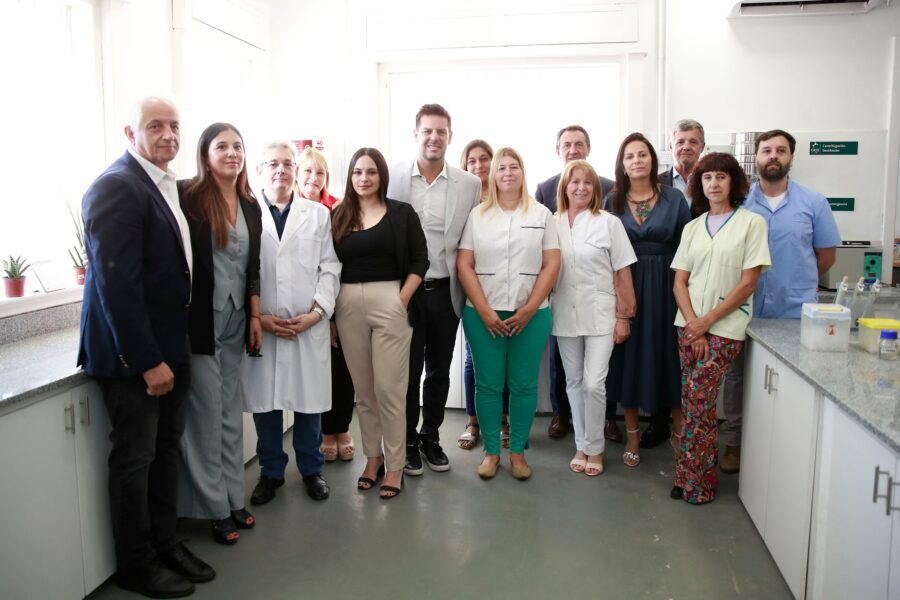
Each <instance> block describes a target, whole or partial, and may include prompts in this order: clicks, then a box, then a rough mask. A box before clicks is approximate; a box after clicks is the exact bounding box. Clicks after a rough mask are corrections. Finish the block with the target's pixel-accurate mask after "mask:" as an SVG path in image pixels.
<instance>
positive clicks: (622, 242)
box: [551, 160, 637, 477]
mask: <svg viewBox="0 0 900 600" xmlns="http://www.w3.org/2000/svg"><path fill="white" fill-rule="evenodd" d="M557 206H558V207H559V211H558V213H557V215H556V216H557V230H558V232H559V249H560V254H561V258H562V260H561V264H560V272H559V279H558V281H557V283H556V288H555V290H554V292H553V296H552V297H551V307H552V312H553V335H555V336H556V339H557V341H558V343H559V352H560V356H561V357H562V361H563V365H564V367H565V371H566V393H567V394H568V396H569V402H570V403H571V405H572V425H573V429H574V430H575V456H574V457H573V458H572V460H571V461H570V462H569V468H570V469H571V470H572V471H574V472H575V473H584V474H585V475H587V476H589V477H596V476H597V475H599V474H600V473H602V472H603V450H604V439H603V422H604V419H605V415H606V374H607V373H608V371H609V357H610V355H611V354H612V350H613V345H614V344H621V343H622V342H624V341H625V340H627V339H628V338H629V336H630V335H631V319H632V317H634V311H635V301H634V286H633V284H632V282H631V267H630V265H631V264H633V263H635V262H637V257H636V256H635V254H634V250H633V249H632V247H631V242H630V241H629V240H628V234H627V233H626V232H625V227H624V226H623V225H622V222H621V221H620V220H619V219H617V218H616V217H614V216H613V215H612V214H610V213H608V212H606V211H604V210H601V207H602V206H603V195H602V190H601V186H600V178H599V177H597V173H596V172H595V171H594V169H593V167H591V165H590V164H588V163H587V162H586V161H583V160H575V161H572V162H570V163H568V164H567V165H566V168H565V170H564V171H563V174H562V177H561V178H560V184H559V190H558V196H557Z"/></svg>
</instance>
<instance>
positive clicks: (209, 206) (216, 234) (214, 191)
mask: <svg viewBox="0 0 900 600" xmlns="http://www.w3.org/2000/svg"><path fill="white" fill-rule="evenodd" d="M223 131H233V132H235V133H236V134H237V136H238V137H239V138H241V144H242V145H243V143H244V136H242V135H241V132H240V131H238V129H237V127H235V126H234V125H232V124H230V123H213V124H212V125H210V126H209V127H207V128H206V129H205V130H203V133H201V134H200V140H199V141H198V142H197V176H196V177H195V178H194V180H193V181H192V182H191V183H190V185H188V187H187V189H186V190H185V192H184V205H185V209H186V210H187V213H188V215H190V216H191V218H193V219H195V220H197V221H205V222H207V223H209V226H210V228H211V229H212V232H213V238H214V239H215V243H216V247H217V248H224V247H225V245H226V244H227V243H228V215H227V214H226V209H227V206H226V203H225V197H224V196H222V192H221V191H219V186H218V185H217V184H216V181H215V179H213V176H212V173H210V171H209V146H210V144H212V142H213V140H214V139H216V137H217V136H218V135H219V134H220V133H222V132H223ZM235 187H236V188H237V193H238V198H239V199H240V200H243V201H244V202H251V203H252V202H256V196H254V195H253V190H251V189H250V183H249V181H248V179H247V150H246V148H245V149H244V166H243V167H242V168H241V172H240V173H238V177H237V182H236V183H235ZM238 210H240V207H238Z"/></svg>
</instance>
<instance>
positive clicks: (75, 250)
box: [66, 202, 87, 285]
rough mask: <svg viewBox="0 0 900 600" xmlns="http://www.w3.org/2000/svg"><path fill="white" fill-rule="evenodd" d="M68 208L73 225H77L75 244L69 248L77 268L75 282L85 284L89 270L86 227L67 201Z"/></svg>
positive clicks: (74, 267)
mask: <svg viewBox="0 0 900 600" xmlns="http://www.w3.org/2000/svg"><path fill="white" fill-rule="evenodd" d="M66 208H68V209H69V217H70V218H71V219H72V225H73V226H74V227H75V242H76V244H75V246H73V247H72V248H69V258H71V259H72V268H73V269H75V283H77V284H78V285H84V275H85V273H86V272H87V252H85V249H84V229H83V228H82V226H81V221H80V220H79V219H78V216H77V215H76V214H75V211H74V210H72V205H71V204H69V203H68V202H66Z"/></svg>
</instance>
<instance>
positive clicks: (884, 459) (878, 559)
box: [809, 399, 897, 600]
mask: <svg viewBox="0 0 900 600" xmlns="http://www.w3.org/2000/svg"><path fill="white" fill-rule="evenodd" d="M820 447H821V453H820V461H819V466H818V469H817V471H818V482H817V484H816V515H815V521H814V530H815V536H814V539H813V544H812V550H811V551H812V561H811V574H810V594H809V597H811V598H816V599H817V600H818V599H820V598H821V599H824V600H828V599H832V598H833V599H834V600H846V599H847V598H866V599H870V598H871V599H873V600H875V599H881V598H887V597H888V572H889V570H890V550H891V517H890V516H888V515H886V514H885V500H884V499H883V498H881V499H878V500H877V502H873V492H874V491H875V489H874V488H875V472H876V468H879V469H881V470H882V471H886V472H891V470H892V469H894V468H895V466H896V463H897V457H896V456H895V455H894V454H893V453H892V452H891V451H890V450H889V449H888V448H887V446H885V445H884V444H882V443H881V442H880V441H878V440H877V439H876V438H875V437H874V436H873V435H872V434H870V433H869V432H867V431H866V430H865V429H864V428H863V427H862V426H861V425H859V424H857V423H856V422H855V421H854V420H853V419H852V418H851V417H850V416H849V415H847V414H846V413H845V412H844V411H843V410H841V409H840V408H838V407H837V406H836V405H835V404H834V402H832V401H831V400H830V399H826V400H825V402H824V405H823V413H822V439H821V444H820ZM893 473H896V471H894V472H893ZM887 479H888V477H887V475H882V476H881V477H879V481H878V489H877V491H878V493H879V494H884V493H885V489H886V488H885V486H886V485H887ZM894 520H895V521H896V517H894ZM895 562H897V560H896V558H895ZM895 570H896V567H895ZM895 597H896V596H895Z"/></svg>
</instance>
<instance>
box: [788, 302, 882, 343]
mask: <svg viewBox="0 0 900 600" xmlns="http://www.w3.org/2000/svg"><path fill="white" fill-rule="evenodd" d="M800 345H801V346H803V347H804V348H807V349H809V350H821V351H825V352H846V351H847V349H848V348H849V347H850V309H849V308H847V307H846V306H839V305H837V304H816V303H814V302H805V303H804V304H803V308H802V311H801V313H800ZM876 347H877V346H876ZM876 351H877V350H876Z"/></svg>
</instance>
